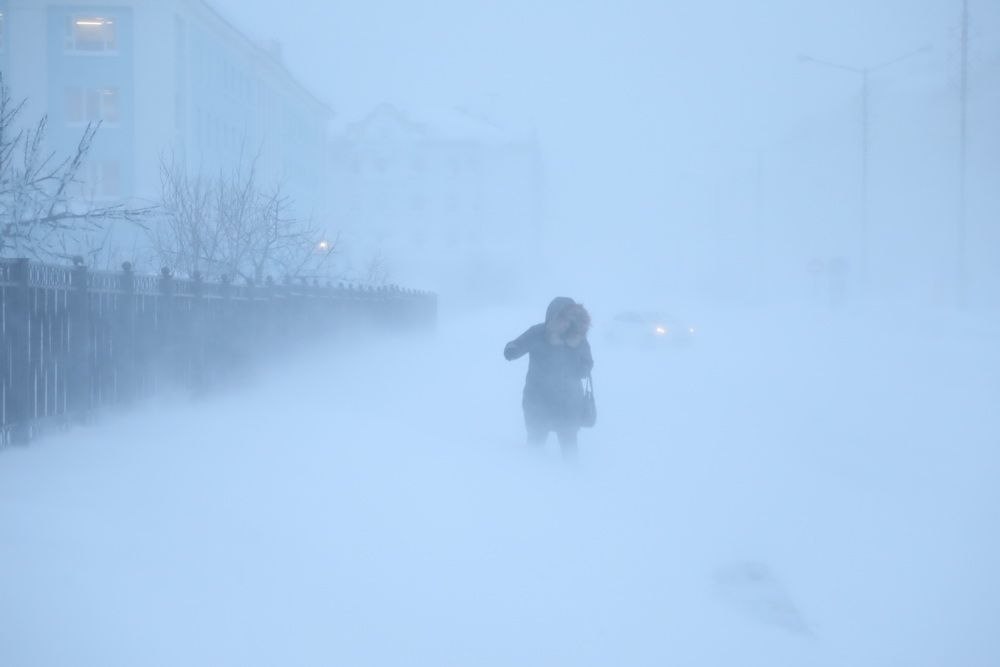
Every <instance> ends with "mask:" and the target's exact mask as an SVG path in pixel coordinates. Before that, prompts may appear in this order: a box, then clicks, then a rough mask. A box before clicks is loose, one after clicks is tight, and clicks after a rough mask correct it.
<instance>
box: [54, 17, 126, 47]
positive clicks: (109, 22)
mask: <svg viewBox="0 0 1000 667" xmlns="http://www.w3.org/2000/svg"><path fill="white" fill-rule="evenodd" d="M66 50H67V51H76V52H81V53H109V52H114V51H117V50H118V39H117V30H116V25H115V21H114V19H109V18H103V17H99V16H73V17H70V20H69V26H68V32H67V35H66Z"/></svg>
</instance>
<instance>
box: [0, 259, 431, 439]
mask: <svg viewBox="0 0 1000 667" xmlns="http://www.w3.org/2000/svg"><path fill="white" fill-rule="evenodd" d="M436 313H437V299H436V297H435V295H434V294H431V293H427V292H418V291H413V290H406V289H400V288H398V287H383V288H375V289H373V288H361V287H356V286H345V285H338V286H333V285H329V284H327V285H325V286H321V285H319V284H318V283H316V282H315V281H313V282H311V283H309V282H306V281H297V282H291V281H286V282H285V283H283V284H277V283H273V282H271V281H270V280H268V281H267V282H266V283H265V284H263V285H234V284H232V283H229V282H225V281H223V282H207V281H203V280H200V279H194V280H181V279H176V278H174V277H173V276H171V275H170V273H169V272H168V271H166V270H164V271H163V273H162V274H161V275H159V276H149V275H139V274H136V273H135V272H134V271H133V270H132V269H131V267H130V266H128V265H125V266H124V267H123V270H122V271H121V272H120V273H108V272H95V271H90V270H88V269H87V268H86V267H83V266H75V267H63V266H52V265H45V264H39V263H35V262H30V261H28V260H26V259H0V339H2V347H0V373H2V378H0V446H4V445H8V444H11V443H16V442H25V441H28V440H30V439H31V438H32V437H34V436H35V435H36V434H37V433H38V432H39V431H40V430H44V428H45V427H46V426H48V425H54V424H62V423H66V422H68V421H71V420H74V419H81V418H84V417H85V416H86V415H88V414H90V413H91V412H93V411H94V410H95V409H98V408H101V407H107V406H113V405H123V404H128V403H129V402H132V401H135V400H139V399H142V398H146V397H149V396H152V395H154V394H156V393H157V392H158V391H161V390H163V389H164V388H166V387H183V388H189V389H194V390H201V389H205V388H208V387H211V386H213V385H214V384H216V383H218V382H220V381H222V380H224V379H225V378H226V377H230V376H231V375H232V373H233V372H234V371H236V370H238V369H240V368H243V367H245V366H247V365H248V364H249V363H250V362H251V361H252V360H253V359H255V358H256V357H258V356H261V355H263V354H265V353H267V352H268V351H270V350H278V349H283V348H284V349H288V348H289V347H291V346H295V345H297V344H298V343H300V342H303V340H304V339H306V338H308V337H320V336H333V335H337V334H338V333H340V332H348V331H352V332H357V331H371V330H373V329H376V330H377V329H382V330H411V329H416V328H422V327H428V326H432V325H433V323H434V321H435V319H436Z"/></svg>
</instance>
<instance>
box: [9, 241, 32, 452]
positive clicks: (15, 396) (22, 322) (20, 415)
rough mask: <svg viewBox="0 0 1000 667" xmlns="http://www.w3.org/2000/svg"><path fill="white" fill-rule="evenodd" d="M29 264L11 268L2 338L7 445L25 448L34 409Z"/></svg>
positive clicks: (19, 261) (21, 260) (21, 262)
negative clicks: (6, 347) (5, 343)
mask: <svg viewBox="0 0 1000 667" xmlns="http://www.w3.org/2000/svg"><path fill="white" fill-rule="evenodd" d="M29 269H30V265H29V262H28V260H27V259H25V258H18V259H15V260H14V261H13V263H12V265H11V279H12V282H13V283H14V287H12V288H10V301H9V302H8V308H9V311H8V312H7V316H6V324H7V331H6V332H5V333H6V336H5V337H6V338H8V339H9V341H10V384H9V386H8V387H7V392H8V394H7V406H6V407H7V423H8V424H10V425H11V426H10V440H11V444H15V445H25V444H28V441H29V440H31V420H32V419H33V418H34V409H33V408H34V406H33V405H32V398H33V396H34V393H33V392H32V390H31V385H32V382H31V337H30V330H31V294H30V291H29V290H30V285H29V282H28V280H29V275H30V272H29Z"/></svg>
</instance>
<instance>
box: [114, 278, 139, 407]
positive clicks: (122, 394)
mask: <svg viewBox="0 0 1000 667" xmlns="http://www.w3.org/2000/svg"><path fill="white" fill-rule="evenodd" d="M137 308H138V306H137V303H136V299H135V271H134V270H133V268H132V263H131V262H125V263H124V264H122V272H121V273H120V274H119V275H118V308H117V310H116V313H115V315H116V316H117V322H116V327H115V329H116V330H115V345H116V348H115V354H114V356H115V358H116V363H115V367H116V372H117V375H116V377H115V389H116V394H117V395H116V396H115V399H116V400H117V401H118V402H119V403H128V402H131V401H133V400H134V399H135V398H136V395H137V393H138V386H137V385H138V377H137V375H138V372H137V368H136V366H137V360H136V337H137V335H138V332H137V331H136V326H135V320H136V310H137Z"/></svg>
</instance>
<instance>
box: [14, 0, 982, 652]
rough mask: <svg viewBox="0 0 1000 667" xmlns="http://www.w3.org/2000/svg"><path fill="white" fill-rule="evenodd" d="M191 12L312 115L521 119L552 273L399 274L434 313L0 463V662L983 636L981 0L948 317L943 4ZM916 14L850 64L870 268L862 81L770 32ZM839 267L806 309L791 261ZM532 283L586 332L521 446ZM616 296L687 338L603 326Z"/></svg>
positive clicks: (950, 33) (857, 643) (811, 46)
mask: <svg viewBox="0 0 1000 667" xmlns="http://www.w3.org/2000/svg"><path fill="white" fill-rule="evenodd" d="M215 4H216V5H217V6H218V7H219V8H220V9H221V10H222V11H223V12H224V13H225V14H226V15H227V16H230V17H232V18H233V20H234V21H235V22H236V23H237V24H239V25H240V26H241V27H243V28H244V29H246V30H247V31H248V32H250V33H251V34H254V35H258V36H261V37H275V38H278V39H280V40H281V41H282V42H283V44H284V51H285V54H286V59H287V62H288V65H289V67H290V69H292V70H293V71H294V72H296V73H297V74H300V75H301V76H302V77H303V78H304V79H305V80H306V81H307V82H308V83H309V85H310V86H311V87H312V88H314V89H315V90H316V91H317V92H318V93H319V94H320V95H321V96H322V97H325V98H327V99H329V100H330V101H331V103H332V105H333V106H334V107H335V109H336V110H337V111H338V113H341V114H345V115H347V116H352V117H353V116H357V115H360V114H363V113H364V112H365V111H366V110H368V109H370V108H371V107H372V106H374V105H375V104H377V103H379V102H381V101H382V100H385V99H390V100H394V101H397V102H398V103H399V104H400V105H401V106H403V107H405V106H406V105H407V104H412V105H421V104H428V105H431V104H433V105H448V104H465V105H480V106H482V107H484V108H486V107H488V108H490V109H491V110H492V111H493V112H495V113H497V114H500V115H503V116H504V117H507V118H516V119H517V121H516V122H518V123H521V124H529V125H534V126H535V127H536V128H537V130H538V133H539V137H540V139H541V142H542V145H543V148H544V152H545V161H546V183H547V198H546V199H547V205H546V206H547V208H546V212H547V218H546V220H547V226H546V236H545V247H544V248H543V249H542V250H543V253H542V257H543V258H544V261H542V262H541V263H540V265H539V266H538V267H536V270H534V271H532V272H530V273H525V274H521V275H512V276H510V281H511V283H512V284H517V285H519V286H520V289H519V292H518V293H516V294H513V295H511V296H510V297H509V298H508V299H507V302H505V303H501V304H496V303H482V304H479V306H478V307H476V308H469V307H467V306H463V307H462V308H459V307H456V306H454V305H453V304H454V303H455V302H457V301H459V300H460V301H461V302H462V303H463V304H467V303H468V302H469V298H468V296H469V295H468V294H466V293H465V291H464V290H465V286H464V285H462V284H447V283H445V284H441V283H438V284H431V285H427V286H430V287H433V288H435V289H436V290H437V291H438V292H439V295H440V299H441V304H442V309H441V318H440V322H439V324H438V327H437V329H436V331H435V332H433V333H425V334H421V335H414V336H406V337H393V336H384V337H379V338H377V339H375V340H367V341H365V342H364V343H356V342H355V343H350V342H345V341H339V342H337V343H336V344H333V343H331V344H329V345H318V346H314V347H309V348H308V349H302V350H299V351H298V353H297V354H296V355H295V356H294V358H292V359H287V358H286V359H284V360H282V361H281V362H280V363H278V362H277V361H276V362H274V363H272V364H269V365H264V366H261V367H259V368H257V369H256V370H255V371H254V372H253V373H252V374H251V376H250V377H249V378H248V380H247V381H246V382H245V383H244V386H242V387H241V388H240V389H238V390H237V389H231V390H229V391H225V392H219V393H217V394H216V395H213V396H211V397H207V398H200V399H198V400H197V401H195V400H191V399H188V398H185V397H173V398H169V399H168V398H163V399H160V400H158V401H157V402H156V403H155V404H150V405H145V406H141V407H138V408H136V409H135V410H132V411H130V412H126V413H123V414H106V415H102V416H101V417H100V418H99V419H98V420H97V421H96V422H95V423H93V424H91V425H88V426H83V427H77V428H75V429H73V430H71V431H68V432H66V433H62V434H58V435H54V436H51V437H49V438H47V439H45V440H43V441H41V442H38V443H36V444H34V445H33V446H31V447H30V448H23V449H20V448H19V449H13V450H5V451H3V452H0V665H3V666H7V665H11V666H12V667H21V666H35V665H39V666H42V665H44V666H56V665H73V666H74V667H84V666H88V667H89V666H91V665H93V666H97V665H100V666H102V667H107V666H116V665H122V666H125V665H128V666H134V665H212V666H218V665H240V666H253V665H352V666H359V667H360V666H365V665H456V666H457V665H498V666H500V665H503V666H506V665H518V666H522V665H523V666H529V665H546V666H549V665H572V666H584V665H602V666H603V665H630V666H631V665H635V666H642V665H699V666H700V665H705V666H708V667H715V666H720V667H721V666H730V665H746V666H753V665H761V666H767V667H775V666H779V665H787V666H789V667H792V666H794V667H799V666H803V665H822V666H827V665H829V666H844V667H848V666H849V667H861V666H869V665H870V666H872V667H875V666H879V667H881V666H884V665H908V666H927V667H932V666H938V665H961V666H963V667H990V666H992V665H996V664H998V663H1000V639H998V634H997V632H996V630H997V627H998V624H1000V623H998V622H1000V573H998V571H997V563H1000V536H998V533H997V530H996V526H997V521H998V518H1000V491H998V488H997V484H996V480H997V478H998V476H1000V451H998V449H997V445H998V434H1000V418H998V413H997V409H996V406H997V405H998V399H1000V380H998V378H1000V345H998V343H1000V314H998V312H997V310H996V308H997V305H998V303H1000V289H998V284H1000V269H998V267H1000V251H998V248H1000V231H998V227H997V225H996V220H997V219H1000V215H998V214H1000V199H998V197H1000V195H998V192H1000V189H998V188H996V185H995V184H996V183H997V182H998V176H1000V158H998V157H997V156H1000V126H998V123H997V121H996V119H997V118H1000V92H998V91H1000V37H998V34H1000V33H998V31H1000V9H998V7H997V6H996V4H995V3H989V2H975V1H973V2H971V3H970V4H971V5H972V7H973V10H974V17H975V21H974V23H973V31H972V34H973V37H974V42H973V50H972V54H973V58H972V65H973V69H972V72H973V77H972V79H971V81H972V83H973V85H972V87H971V98H970V125H969V132H970V154H969V159H970V167H969V190H968V192H969V229H970V243H969V267H970V268H969V274H970V284H969V291H968V299H967V304H966V305H965V307H963V308H959V307H957V306H956V304H955V294H956V289H955V287H956V286H955V282H954V275H955V274H954V262H955V252H954V239H955V237H954V224H955V212H956V210H957V156H958V149H957V143H956V141H957V53H958V50H957V49H958V46H957V34H958V25H959V13H958V12H959V6H958V4H959V3H956V2H944V1H939V2H930V1H924V2H919V3H913V2H902V1H888V0H886V1H880V2H875V3H872V2H861V1H860V0H851V1H849V2H839V3H819V2H813V3H802V2H791V1H785V0H782V1H781V2H769V3H739V2H726V3H717V4H713V5H711V6H702V5H698V4H697V3H668V2H653V1H649V2H638V1H632V2H615V3H612V2H546V3H531V2H524V1H514V2H485V1H477V2H457V1H451V0H447V1H443V2H437V3H433V4H429V3H404V2H389V1H388V0H373V1H372V2H366V3H356V4H351V5H348V4H347V3H318V2H316V3H306V2H299V3H294V2H293V3H285V4H284V5H280V6H276V5H275V4H274V3H264V2H257V1H254V2H250V1H247V2H236V1H235V0H225V1H222V0H218V1H217V2H216V3H215ZM926 43H932V44H933V47H934V48H933V50H932V51H930V52H929V53H927V54H922V55H921V56H917V57H914V58H913V59H912V60H908V61H906V62H904V63H900V64H899V65H898V66H895V67H894V68H892V69H886V70H885V71H884V72H881V73H879V74H876V75H873V80H872V85H873V87H872V104H873V109H872V113H873V116H872V122H873V126H872V190H871V221H872V223H871V224H872V233H871V239H872V242H871V284H870V286H869V289H867V290H863V289H862V287H863V286H862V285H861V284H860V282H861V281H860V279H859V278H858V275H857V268H856V267H857V248H858V239H857V233H856V232H857V227H856V226H855V225H856V224H857V219H858V213H859V199H858V197H859V194H858V185H859V179H860V175H859V173H858V166H859V164H858V163H859V154H858V150H859V149H858V146H857V144H858V142H859V141H860V135H859V132H860V128H859V121H858V117H859V113H860V112H859V104H860V101H859V98H858V92H859V88H860V81H859V80H858V79H857V77H854V76H853V75H851V74H849V73H846V72H839V71H837V70H828V69H823V68H820V67H816V66H811V65H808V64H800V63H799V62H797V61H796V55H797V54H798V53H806V54H809V55H813V56H815V57H818V58H826V59H830V60H836V61H842V62H846V63H854V64H859V65H863V64H868V63H874V62H880V61H882V60H885V59H888V58H891V57H893V56H895V55H898V54H900V53H903V52H906V51H908V50H910V49H912V48H916V47H919V46H921V45H923V44H926ZM758 184H759V186H758ZM837 256H843V257H846V258H847V259H848V260H849V261H850V262H851V263H852V270H851V274H850V277H849V279H848V281H849V285H848V287H847V296H846V300H845V302H844V303H843V304H841V305H840V306H839V307H836V308H833V307H831V306H830V298H829V297H830V291H829V289H828V285H827V284H825V283H822V284H819V285H815V284H813V282H812V279H813V277H812V276H810V275H809V274H808V273H807V272H806V268H805V267H806V265H807V263H808V262H809V260H810V259H812V258H814V257H819V258H823V259H826V260H829V259H830V258H833V257H837ZM432 275H433V273H432V272H428V276H432ZM403 278H405V277H401V278H400V279H401V280H402V279H403ZM427 280H428V281H429V282H432V278H431V277H428V278H427ZM405 282H409V281H405ZM415 286H424V285H415ZM560 294H566V295H568V296H571V297H574V298H576V299H578V300H580V301H582V302H583V303H585V304H586V305H587V306H588V307H590V309H591V312H592V314H593V317H594V326H595V329H594V333H593V335H592V337H591V343H592V346H593V351H594V357H595V361H596V365H595V371H594V375H595V383H596V387H597V399H598V409H599V419H598V424H597V427H596V428H595V429H593V430H588V431H583V433H582V435H581V445H580V446H581V450H580V457H579V460H578V461H577V462H576V463H575V464H567V463H565V462H563V461H562V460H561V459H560V457H559V456H558V454H557V452H556V450H555V447H556V445H555V444H554V443H550V444H549V446H548V448H547V449H546V450H544V451H542V452H537V451H529V450H528V449H527V448H526V447H525V446H524V445H523V440H524V436H523V432H522V423H521V414H520V390H521V386H522V383H523V377H524V371H525V367H524V365H523V363H522V362H516V363H508V362H505V361H504V360H503V357H502V355H501V350H502V348H503V345H504V343H505V342H507V341H508V340H510V339H511V338H513V337H514V336H516V335H518V334H519V333H521V331H523V330H524V329H525V328H526V327H527V326H529V325H530V324H533V323H535V322H537V321H539V320H540V319H541V318H542V315H543V313H544V309H545V306H546V304H547V303H548V300H549V299H550V298H551V297H553V296H557V295H560ZM457 295H460V296H461V299H459V297H458V296H457ZM629 308H648V309H651V310H655V309H666V310H668V311H673V312H676V313H677V314H678V316H679V317H682V318H685V319H686V320H688V321H690V322H692V323H694V324H695V325H697V329H698V337H697V340H696V341H695V344H694V345H693V346H691V347H690V348H678V349H673V348H671V349H663V350H659V349H656V350H649V349H645V348H642V347H631V346H627V345H624V346H623V345H615V344H613V343H612V342H611V341H609V340H608V338H607V336H606V335H605V334H606V332H607V330H608V328H609V327H610V326H612V321H613V318H614V316H615V315H616V314H617V313H619V312H620V311H622V310H625V309H629Z"/></svg>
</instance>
